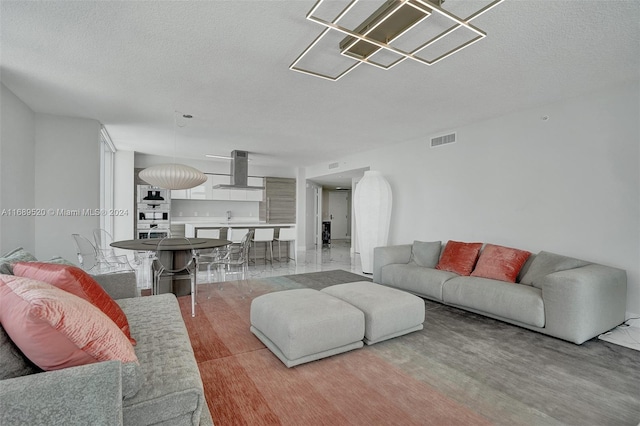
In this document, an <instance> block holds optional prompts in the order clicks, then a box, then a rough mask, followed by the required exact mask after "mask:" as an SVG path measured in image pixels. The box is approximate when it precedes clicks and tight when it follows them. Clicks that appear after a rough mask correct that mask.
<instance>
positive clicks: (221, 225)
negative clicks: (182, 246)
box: [171, 219, 296, 259]
mask: <svg viewBox="0 0 640 426" xmlns="http://www.w3.org/2000/svg"><path fill="white" fill-rule="evenodd" d="M171 225H172V227H171V228H172V232H173V230H174V229H175V228H174V225H184V236H185V237H187V238H197V237H198V236H199V235H198V231H199V230H201V229H219V230H220V238H222V239H229V238H228V236H229V229H230V228H234V229H244V228H246V229H250V230H251V229H254V230H255V229H256V228H273V229H274V239H275V238H278V237H279V235H280V229H282V228H295V226H296V224H295V223H266V222H259V221H256V220H255V219H254V220H242V219H238V220H231V221H224V220H222V221H220V220H217V221H216V220H213V221H207V220H203V221H193V220H189V221H172V222H171ZM277 247H278V246H277V243H275V242H274V247H273V249H274V256H279V255H278V248H277ZM292 250H295V246H291V244H290V243H288V242H287V243H284V244H282V258H283V259H286V258H293V257H294V256H293V251H292ZM265 254H266V244H264V243H263V244H257V245H255V244H252V245H251V254H250V257H251V259H255V258H259V259H264V258H265Z"/></svg>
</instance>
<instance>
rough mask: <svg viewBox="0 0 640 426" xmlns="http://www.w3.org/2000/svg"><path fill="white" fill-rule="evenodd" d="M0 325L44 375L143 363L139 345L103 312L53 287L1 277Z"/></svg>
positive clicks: (33, 281)
mask: <svg viewBox="0 0 640 426" xmlns="http://www.w3.org/2000/svg"><path fill="white" fill-rule="evenodd" d="M0 305H1V306H2V309H0V323H2V327H4V329H5V331H6V332H7V334H8V335H9V337H10V338H11V340H12V341H13V342H14V343H15V344H16V346H18V347H19V348H20V350H21V351H22V352H23V353H24V354H25V355H26V356H27V358H29V359H30V360H31V361H32V362H33V363H34V364H36V365H37V366H38V367H40V368H41V369H43V370H58V369H61V368H66V367H73V366H77V365H84V364H91V363H94V362H100V361H107V360H119V361H121V362H123V363H128V362H137V361H138V358H137V357H136V354H135V352H134V350H133V346H132V345H131V343H130V342H129V340H127V338H126V336H125V335H124V334H122V332H121V331H120V330H119V329H118V327H117V326H116V325H115V324H114V323H113V321H111V320H110V319H109V317H107V316H106V315H105V314H104V313H103V312H102V311H101V310H100V309H98V308H97V307H95V306H93V305H92V304H91V303H89V302H87V301H86V300H83V299H81V298H80V297H77V296H74V295H73V294H71V293H69V292H66V291H63V290H61V289H59V288H56V287H54V286H52V285H50V284H47V283H43V282H40V281H36V280H32V279H29V278H22V277H16V276H13V275H0Z"/></svg>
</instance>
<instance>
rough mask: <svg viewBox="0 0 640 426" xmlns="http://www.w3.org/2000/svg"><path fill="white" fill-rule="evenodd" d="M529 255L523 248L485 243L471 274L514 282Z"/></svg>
mask: <svg viewBox="0 0 640 426" xmlns="http://www.w3.org/2000/svg"><path fill="white" fill-rule="evenodd" d="M529 256H531V253H529V252H528V251H525V250H518V249H514V248H510V247H503V246H496V245H493V244H487V245H486V246H485V248H484V250H482V254H480V259H478V264H477V265H476V269H474V270H473V273H472V274H471V276H472V277H481V278H492V279H494V280H500V281H507V282H510V283H515V282H516V278H518V273H519V272H520V269H522V267H523V266H524V263H525V262H526V261H527V259H528V258H529Z"/></svg>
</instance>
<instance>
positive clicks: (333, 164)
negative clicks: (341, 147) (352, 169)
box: [329, 163, 340, 169]
mask: <svg viewBox="0 0 640 426" xmlns="http://www.w3.org/2000/svg"><path fill="white" fill-rule="evenodd" d="M338 167H340V163H331V164H329V168H330V169H337V168H338Z"/></svg>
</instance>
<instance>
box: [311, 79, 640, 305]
mask: <svg viewBox="0 0 640 426" xmlns="http://www.w3.org/2000/svg"><path fill="white" fill-rule="evenodd" d="M639 92H640V89H639V86H638V82H635V83H632V84H629V85H625V86H620V87H614V88H610V89H609V90H607V91H602V92H598V93H593V94H589V95H585V96H582V97H580V98H575V99H569V100H566V101H563V102H559V103H555V104H550V105H544V106H541V107H539V108H535V109H529V110H525V111H518V112H514V113H512V114H509V115H506V116H503V117H499V118H495V119H492V120H487V121H484V122H480V123H475V124H471V125H466V126H463V127H459V128H454V129H450V130H452V131H457V137H458V142H457V143H455V144H452V145H447V146H442V147H438V148H433V149H432V148H430V147H429V139H430V137H431V136H435V135H424V139H421V140H416V141H408V142H405V143H401V144H396V145H390V146H387V147H385V148H382V149H377V150H373V151H369V152H366V153H359V154H358V155H354V156H350V157H345V158H342V159H339V161H340V163H341V168H340V169H339V170H335V169H333V170H331V172H332V173H336V172H339V171H341V170H351V169H357V168H361V167H365V166H370V167H371V169H372V170H379V171H381V172H382V173H383V174H384V175H385V176H386V177H387V179H388V180H389V182H390V184H391V187H392V190H393V197H394V206H393V212H392V219H391V220H392V224H391V230H390V244H401V243H410V242H412V241H413V240H414V239H416V240H423V241H433V240H442V241H447V240H449V239H454V240H462V241H481V242H489V243H496V244H503V245H507V246H512V247H517V248H521V249H526V250H529V251H532V252H538V251H540V250H546V251H552V252H556V253H560V254H564V255H568V256H573V257H577V258H582V259H585V260H589V261H593V262H599V263H603V264H606V265H610V266H615V267H619V268H623V269H625V270H626V271H627V275H628V297H627V311H628V315H630V314H632V313H636V314H637V313H640V171H639V170H640V149H639V145H640V143H639V141H640V130H639V125H638V117H640V108H639V103H638V98H639ZM543 116H548V117H549V119H548V120H547V121H543V120H542V119H541V117H543ZM331 162H334V161H331ZM325 174H328V163H327V164H318V165H315V166H313V167H309V168H307V178H309V179H313V178H314V177H317V176H322V175H325Z"/></svg>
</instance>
